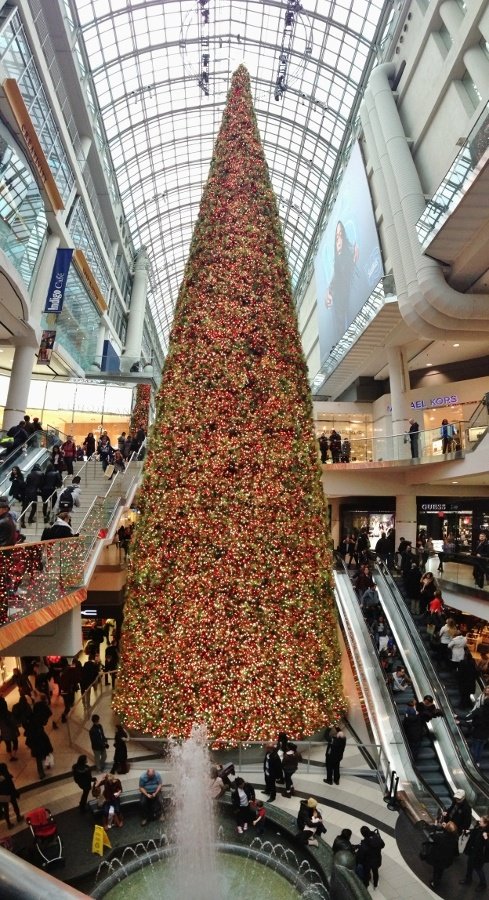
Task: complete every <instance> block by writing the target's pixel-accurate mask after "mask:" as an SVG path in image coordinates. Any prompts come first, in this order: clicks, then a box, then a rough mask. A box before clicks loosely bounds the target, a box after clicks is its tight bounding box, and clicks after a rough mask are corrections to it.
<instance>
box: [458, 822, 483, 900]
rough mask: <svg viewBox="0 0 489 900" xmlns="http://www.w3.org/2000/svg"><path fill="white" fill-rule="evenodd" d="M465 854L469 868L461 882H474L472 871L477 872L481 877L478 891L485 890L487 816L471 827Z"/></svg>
mask: <svg viewBox="0 0 489 900" xmlns="http://www.w3.org/2000/svg"><path fill="white" fill-rule="evenodd" d="M464 854H465V856H466V857H467V869H466V872H465V878H464V879H463V881H461V882H460V884H472V873H473V872H475V873H476V875H477V877H478V879H479V885H478V887H476V891H485V889H486V887H487V881H486V876H485V872H484V865H485V863H486V862H487V860H488V858H489V818H488V817H487V816H481V817H480V819H479V821H478V822H476V823H475V825H474V827H473V828H472V829H471V831H470V834H469V839H468V841H467V843H466V845H465V850H464Z"/></svg>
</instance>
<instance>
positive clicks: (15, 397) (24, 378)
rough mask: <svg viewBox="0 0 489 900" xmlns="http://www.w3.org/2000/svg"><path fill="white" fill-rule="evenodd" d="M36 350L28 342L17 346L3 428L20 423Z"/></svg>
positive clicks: (6, 428)
mask: <svg viewBox="0 0 489 900" xmlns="http://www.w3.org/2000/svg"><path fill="white" fill-rule="evenodd" d="M35 352H36V351H35V349H34V347H29V346H27V345H26V344H22V345H20V346H17V347H16V348H15V352H14V359H13V362H12V371H11V373H10V382H9V388H8V394H7V401H6V403H5V411H4V414H3V425H2V428H4V429H5V430H6V431H8V429H9V428H11V427H12V425H18V424H19V422H20V420H21V419H22V417H23V415H24V413H25V408H26V406H27V398H28V396H29V387H30V384H31V378H32V369H33V366H34V354H35Z"/></svg>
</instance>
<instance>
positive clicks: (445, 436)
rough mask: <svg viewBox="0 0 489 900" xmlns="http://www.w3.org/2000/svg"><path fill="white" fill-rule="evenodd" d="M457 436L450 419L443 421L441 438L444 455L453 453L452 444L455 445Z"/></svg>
mask: <svg viewBox="0 0 489 900" xmlns="http://www.w3.org/2000/svg"><path fill="white" fill-rule="evenodd" d="M454 434H455V429H454V427H453V425H450V423H449V421H448V419H443V420H442V423H441V428H440V437H441V444H442V448H441V452H442V453H451V452H452V444H453V436H454Z"/></svg>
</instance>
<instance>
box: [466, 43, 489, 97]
mask: <svg viewBox="0 0 489 900" xmlns="http://www.w3.org/2000/svg"><path fill="white" fill-rule="evenodd" d="M464 63H465V65H466V66H467V72H468V73H469V75H470V77H471V78H472V81H473V82H474V84H475V86H476V88H478V90H479V93H480V94H482V95H485V93H486V88H487V85H488V84H489V59H488V58H487V56H486V55H485V53H484V51H483V49H482V47H469V49H468V50H466V51H465V53H464Z"/></svg>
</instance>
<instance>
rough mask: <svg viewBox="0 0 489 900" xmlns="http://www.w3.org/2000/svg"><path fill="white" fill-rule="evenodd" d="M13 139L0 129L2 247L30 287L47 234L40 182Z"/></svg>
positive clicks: (0, 231) (0, 234) (0, 235)
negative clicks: (38, 183) (13, 144)
mask: <svg viewBox="0 0 489 900" xmlns="http://www.w3.org/2000/svg"><path fill="white" fill-rule="evenodd" d="M11 145H12V138H11V137H10V136H7V134H6V133H5V132H4V131H3V129H2V128H0V247H1V249H2V250H3V252H4V253H5V255H6V256H7V257H8V259H9V260H10V262H11V263H13V265H14V266H15V268H16V269H17V271H18V272H19V274H20V275H21V276H22V279H23V281H24V283H25V285H26V286H27V287H29V285H30V283H31V279H32V274H33V271H34V266H35V264H36V260H37V257H38V254H39V249H40V247H41V244H42V240H43V237H44V235H45V233H46V214H45V212H44V203H43V200H42V197H41V194H40V192H39V188H38V187H37V182H36V180H35V178H34V175H33V174H32V172H31V170H30V168H29V166H28V165H27V163H26V161H25V160H24V158H23V157H22V154H21V153H20V151H18V150H17V149H16V148H15V147H12V146H11Z"/></svg>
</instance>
